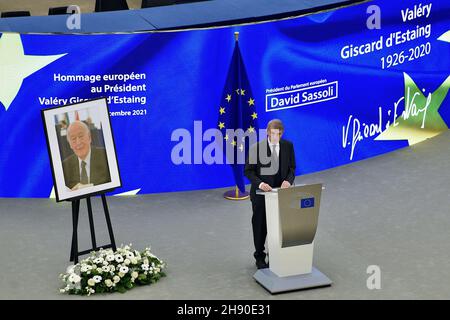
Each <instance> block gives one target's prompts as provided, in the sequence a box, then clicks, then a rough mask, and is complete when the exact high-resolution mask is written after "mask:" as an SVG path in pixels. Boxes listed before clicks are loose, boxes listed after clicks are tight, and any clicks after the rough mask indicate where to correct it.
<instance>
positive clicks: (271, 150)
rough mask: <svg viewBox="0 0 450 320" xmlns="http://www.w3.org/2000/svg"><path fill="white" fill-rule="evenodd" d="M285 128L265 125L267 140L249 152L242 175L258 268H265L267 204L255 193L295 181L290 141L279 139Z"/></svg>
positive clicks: (277, 123) (276, 122)
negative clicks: (246, 181)
mask: <svg viewBox="0 0 450 320" xmlns="http://www.w3.org/2000/svg"><path fill="white" fill-rule="evenodd" d="M283 133H284V127H283V123H282V122H281V120H278V119H273V120H271V121H270V122H269V123H268V124H267V139H264V140H262V141H260V142H258V143H256V144H255V145H253V146H252V147H251V148H250V150H249V156H248V157H247V159H246V163H245V169H244V173H245V176H246V177H247V178H248V179H249V180H250V182H251V188H250V199H251V201H252V209H253V216H252V227H253V241H254V244H255V253H254V257H255V259H256V267H257V268H258V269H264V268H268V267H269V265H268V264H267V263H266V253H265V252H264V249H265V248H264V245H265V242H266V236H267V225H266V204H265V198H264V196H263V195H257V194H256V190H258V189H259V190H262V191H264V192H269V191H272V188H289V187H290V186H291V185H292V184H293V183H294V179H295V154H294V146H293V144H292V142H290V141H287V140H284V139H281V137H282V136H283Z"/></svg>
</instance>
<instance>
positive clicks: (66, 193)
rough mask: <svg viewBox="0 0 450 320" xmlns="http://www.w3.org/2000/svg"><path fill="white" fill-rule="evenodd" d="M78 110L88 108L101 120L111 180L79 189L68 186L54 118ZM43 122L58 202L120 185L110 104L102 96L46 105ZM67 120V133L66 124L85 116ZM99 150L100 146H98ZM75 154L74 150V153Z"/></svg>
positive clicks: (97, 192) (72, 199)
mask: <svg viewBox="0 0 450 320" xmlns="http://www.w3.org/2000/svg"><path fill="white" fill-rule="evenodd" d="M81 111H87V112H88V114H93V115H95V118H96V119H97V120H98V121H100V130H99V131H100V133H99V134H100V135H102V136H101V138H102V139H103V144H104V153H105V155H106V166H107V171H108V173H109V177H110V181H107V178H105V181H103V182H99V183H91V184H89V185H87V186H86V185H84V186H86V187H83V188H80V189H78V190H72V189H70V188H69V187H68V186H67V181H66V180H67V179H66V177H67V176H66V175H67V172H66V173H65V170H64V168H65V167H67V166H65V165H63V163H65V161H64V160H66V159H64V158H63V156H62V147H61V144H60V143H61V139H62V137H61V136H60V133H58V132H57V128H58V125H59V123H57V122H56V121H55V119H60V117H61V115H67V116H68V115H69V114H70V113H71V112H74V113H77V112H81ZM41 117H42V122H43V125H44V133H45V137H46V143H47V151H48V155H49V159H50V167H51V171H52V179H53V185H54V190H55V197H56V201H57V202H61V201H74V200H79V199H83V198H87V197H92V196H96V195H100V194H104V193H106V192H111V191H113V190H114V189H116V188H120V187H122V179H121V176H120V170H119V164H118V161H117V149H116V144H115V140H114V135H113V131H112V126H111V118H110V116H109V106H108V102H107V99H106V98H105V97H101V98H96V99H90V100H84V101H82V102H78V103H73V104H67V105H62V106H57V107H52V108H46V109H42V110H41ZM72 120H73V121H69V123H67V129H66V130H67V131H66V135H68V132H69V126H70V124H72V123H73V122H75V121H80V122H85V123H86V121H85V120H82V119H81V118H80V119H78V120H77V119H76V118H75V120H74V119H72ZM89 132H90V138H91V149H90V150H92V130H90V131H89ZM98 150H101V151H102V152H103V150H102V149H101V148H98ZM71 156H76V155H75V153H74V152H73V155H71Z"/></svg>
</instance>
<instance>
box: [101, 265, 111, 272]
mask: <svg viewBox="0 0 450 320" xmlns="http://www.w3.org/2000/svg"><path fill="white" fill-rule="evenodd" d="M109 269H110V268H109V266H103V267H102V271H103V272H109Z"/></svg>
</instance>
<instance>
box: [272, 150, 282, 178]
mask: <svg viewBox="0 0 450 320" xmlns="http://www.w3.org/2000/svg"><path fill="white" fill-rule="evenodd" d="M271 161H272V165H273V168H274V170H276V171H275V174H277V173H278V170H279V169H280V167H279V163H278V154H277V146H276V145H273V146H272V154H271Z"/></svg>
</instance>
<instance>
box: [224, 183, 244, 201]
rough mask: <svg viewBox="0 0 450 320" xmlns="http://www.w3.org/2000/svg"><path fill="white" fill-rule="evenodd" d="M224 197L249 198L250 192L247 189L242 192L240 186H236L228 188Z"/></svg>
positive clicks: (232, 198)
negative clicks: (231, 188)
mask: <svg viewBox="0 0 450 320" xmlns="http://www.w3.org/2000/svg"><path fill="white" fill-rule="evenodd" d="M223 197H224V198H225V199H227V200H247V199H248V198H250V194H249V193H248V192H247V191H245V192H241V191H240V190H239V188H238V186H235V189H234V190H228V191H227V192H225V193H224V194H223Z"/></svg>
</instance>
